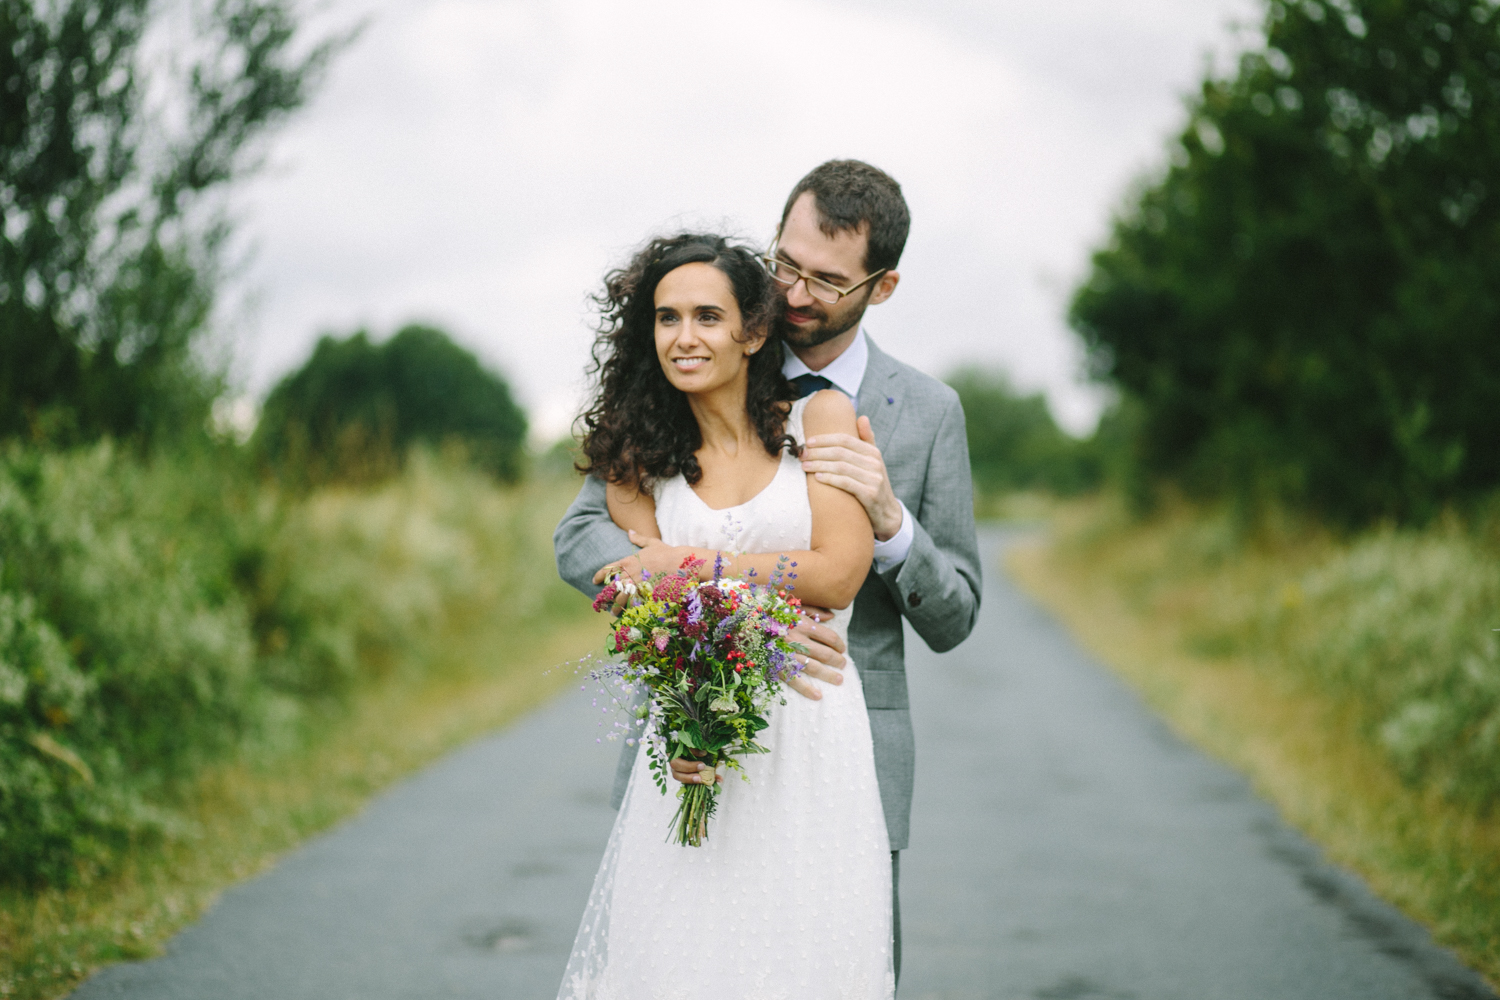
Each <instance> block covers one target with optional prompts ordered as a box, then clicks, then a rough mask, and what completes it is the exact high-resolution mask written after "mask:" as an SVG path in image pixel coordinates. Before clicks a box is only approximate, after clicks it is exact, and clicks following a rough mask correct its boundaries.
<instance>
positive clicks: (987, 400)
mask: <svg viewBox="0 0 1500 1000" xmlns="http://www.w3.org/2000/svg"><path fill="white" fill-rule="evenodd" d="M948 384H949V385H951V386H952V387H953V388H954V390H955V391H956V392H957V393H958V399H959V402H960V403H961V404H962V405H963V408H964V424H965V428H966V431H967V434H968V439H969V463H970V465H971V467H972V468H973V471H974V484H975V486H977V487H978V488H979V489H980V490H981V491H984V492H989V493H1004V492H1009V491H1012V490H1048V491H1051V492H1054V493H1059V494H1063V495H1069V494H1074V493H1078V492H1081V491H1083V490H1086V489H1089V488H1090V487H1093V486H1095V485H1097V484H1098V482H1099V479H1100V472H1101V469H1100V463H1099V461H1098V456H1097V455H1096V453H1095V449H1094V448H1093V445H1092V442H1087V441H1078V440H1076V439H1074V438H1072V437H1070V436H1068V434H1066V433H1065V432H1064V431H1062V430H1061V429H1060V428H1059V427H1058V426H1057V423H1056V422H1055V421H1054V420H1053V419H1052V413H1051V411H1049V410H1048V409H1047V400H1046V399H1045V397H1043V396H1042V394H1041V393H1035V394H1033V395H1030V396H1023V395H1021V394H1020V393H1018V392H1016V390H1015V388H1014V387H1013V386H1012V385H1011V384H1010V380H1009V379H1008V378H1006V377H1005V375H1004V374H1003V373H1000V372H990V371H984V370H982V369H979V368H972V367H971V368H962V369H959V370H958V371H957V372H955V373H953V374H952V375H950V376H949V377H948Z"/></svg>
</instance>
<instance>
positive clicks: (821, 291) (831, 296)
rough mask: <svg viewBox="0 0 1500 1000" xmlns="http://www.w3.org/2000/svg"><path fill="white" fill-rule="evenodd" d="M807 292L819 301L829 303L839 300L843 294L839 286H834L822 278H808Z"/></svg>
mask: <svg viewBox="0 0 1500 1000" xmlns="http://www.w3.org/2000/svg"><path fill="white" fill-rule="evenodd" d="M807 294H809V295H811V296H812V297H813V298H815V299H817V300H818V301H819V302H827V303H828V304H829V305H832V304H833V303H835V302H837V301H838V300H839V297H840V295H841V293H840V292H839V290H838V289H837V288H834V287H833V286H832V285H830V284H829V283H828V282H826V281H824V280H822V279H821V278H808V279H807Z"/></svg>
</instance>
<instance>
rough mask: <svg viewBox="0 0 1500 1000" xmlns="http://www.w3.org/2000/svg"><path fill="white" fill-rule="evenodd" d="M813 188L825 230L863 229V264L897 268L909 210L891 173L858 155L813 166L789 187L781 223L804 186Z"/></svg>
mask: <svg viewBox="0 0 1500 1000" xmlns="http://www.w3.org/2000/svg"><path fill="white" fill-rule="evenodd" d="M805 191H811V192H812V193H813V200H814V202H815V203H816V204H817V208H818V228H819V229H821V230H822V231H823V233H824V235H827V236H835V235H837V234H838V233H843V232H851V231H852V232H858V231H860V230H865V231H866V232H867V233H868V235H869V241H870V242H869V245H868V247H867V248H866V249H865V270H867V271H869V272H871V273H874V272H875V271H878V270H880V269H881V268H883V267H884V268H890V269H893V270H894V269H895V267H896V265H897V264H899V263H900V262H901V251H902V250H904V249H906V234H907V232H908V231H910V229H911V212H909V211H908V210H907V208H906V198H904V197H903V196H902V194H901V185H900V184H897V183H896V181H895V178H893V177H891V175H890V174H888V173H886V172H885V171H883V170H880V169H879V168H877V167H872V166H870V165H869V164H868V163H863V162H861V161H859V160H829V161H828V162H827V163H823V164H819V165H818V166H816V167H814V168H813V169H812V172H811V173H809V174H808V175H807V176H806V177H804V178H802V179H801V180H800V181H798V182H797V186H796V187H794V188H792V193H791V195H790V196H789V197H788V198H787V200H786V208H784V209H782V210H781V223H782V225H786V217H787V215H788V214H790V213H791V211H792V205H794V204H796V201H797V199H798V198H800V197H802V194H803V192H805Z"/></svg>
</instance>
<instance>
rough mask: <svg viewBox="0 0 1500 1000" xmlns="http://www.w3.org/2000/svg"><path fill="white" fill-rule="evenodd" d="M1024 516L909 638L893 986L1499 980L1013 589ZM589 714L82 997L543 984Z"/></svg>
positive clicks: (1078, 997) (1422, 986)
mask: <svg viewBox="0 0 1500 1000" xmlns="http://www.w3.org/2000/svg"><path fill="white" fill-rule="evenodd" d="M1010 537H1011V536H1009V535H1006V534H1003V533H1000V532H988V533H986V535H985V537H984V544H985V548H986V552H987V560H988V561H987V566H988V567H989V568H990V572H989V573H988V575H987V577H986V593H985V602H984V610H983V613H982V618H981V621H980V624H979V627H978V629H977V630H976V632H975V635H974V636H973V637H972V638H971V639H970V640H969V641H968V642H967V643H965V644H964V645H963V646H962V647H960V648H959V649H958V650H956V651H954V652H953V653H950V654H947V655H944V656H940V657H939V656H934V655H933V654H931V653H928V652H927V651H926V650H925V648H924V647H922V645H921V643H920V642H917V641H912V642H909V644H908V651H909V653H908V655H909V665H908V666H909V671H910V673H911V675H912V682H911V687H912V702H913V713H914V716H915V720H916V728H917V743H918V750H919V753H918V764H917V768H918V773H917V800H916V813H915V817H914V821H913V830H912V848H911V849H910V850H909V851H906V852H905V853H903V855H902V917H903V924H904V929H905V935H904V936H905V969H904V972H903V977H902V984H901V997H902V1000H969V998H976V1000H977V998H986V1000H989V998H1016V1000H1092V998H1098V1000H1169V998H1182V1000H1219V998H1223V1000H1240V998H1244V1000H1271V998H1275V1000H1282V998H1285V1000H1301V998H1307V1000H1340V998H1350V1000H1355V998H1358V1000H1387V998H1390V1000H1396V998H1401V1000H1409V998H1421V1000H1425V998H1443V1000H1478V998H1487V1000H1494V994H1492V993H1491V992H1489V991H1488V990H1487V989H1486V988H1485V987H1484V985H1483V983H1482V981H1481V980H1480V979H1479V978H1478V977H1477V976H1475V975H1474V974H1473V973H1471V972H1469V971H1468V970H1466V969H1464V968H1463V967H1462V966H1461V965H1460V964H1459V963H1458V962H1457V961H1456V960H1455V959H1454V958H1453V957H1452V956H1451V955H1450V954H1449V953H1448V952H1446V951H1443V950H1441V949H1439V948H1436V947H1435V946H1433V945H1432V944H1431V942H1430V941H1429V939H1428V937H1427V935H1426V933H1425V932H1424V931H1423V930H1422V929H1421V928H1419V927H1417V926H1416V925H1414V924H1412V923H1411V922H1410V921H1407V920H1406V919H1405V918H1403V917H1401V916H1400V915H1399V914H1398V913H1396V912H1395V911H1394V910H1392V909H1391V908H1389V907H1387V906H1386V905H1385V904H1383V903H1381V902H1380V901H1378V900H1376V899H1374V898H1373V897H1372V896H1371V895H1370V893H1369V892H1368V891H1367V890H1366V889H1365V888H1364V887H1363V885H1362V884H1361V883H1360V882H1359V881H1358V880H1357V879H1355V878H1353V877H1352V876H1350V875H1348V874H1347V873H1344V872H1342V871H1340V870H1338V869H1336V868H1333V867H1331V866H1329V865H1327V864H1326V863H1324V862H1323V861H1322V860H1321V858H1320V856H1319V854H1318V852H1317V850H1316V849H1315V848H1314V847H1312V846H1311V845H1310V844H1308V843H1307V842H1306V841H1305V840H1303V839H1302V838H1301V837H1299V836H1297V835H1296V834H1295V833H1293V832H1291V831H1289V830H1288V829H1287V828H1286V827H1285V826H1284V825H1283V824H1282V823H1281V822H1280V821H1279V820H1278V819H1277V817H1276V814H1275V812H1274V811H1273V810H1272V809H1270V808H1269V807H1268V806H1266V805H1265V804H1264V803H1262V802H1260V801H1259V800H1257V799H1256V798H1255V796H1254V795H1253V794H1252V793H1251V792H1250V790H1249V789H1248V787H1247V785H1246V783H1245V782H1244V780H1243V779H1241V778H1240V777H1239V776H1238V775H1236V774H1235V773H1233V772H1231V771H1229V770H1227V769H1226V768H1224V767H1223V766H1221V765H1219V764H1217V763H1215V762H1213V761H1211V760H1208V759H1207V758H1205V757H1203V756H1202V755H1201V754H1199V753H1198V752H1197V751H1195V750H1193V749H1191V748H1189V747H1187V746H1185V745H1184V744H1183V743H1181V742H1180V741H1179V740H1177V739H1176V738H1175V737H1174V736H1172V735H1171V733H1169V732H1168V731H1167V730H1166V728H1165V727H1164V726H1163V725H1162V724H1161V723H1160V722H1159V721H1158V720H1157V719H1156V718H1155V717H1154V716H1152V715H1151V713H1150V712H1149V711H1147V710H1146V709H1145V708H1144V707H1143V706H1142V705H1141V703H1140V702H1139V701H1138V700H1137V699H1136V698H1135V696H1134V695H1133V694H1132V693H1130V692H1129V691H1128V690H1127V689H1125V688H1124V687H1122V686H1121V685H1120V684H1119V683H1118V682H1117V681H1115V680H1114V679H1113V678H1112V677H1111V676H1110V675H1109V674H1108V673H1106V672H1105V671H1104V670H1103V669H1102V668H1101V667H1100V666H1098V665H1097V664H1096V663H1095V662H1093V661H1092V660H1091V659H1090V658H1089V657H1088V655H1087V654H1085V653H1084V652H1083V651H1081V650H1080V649H1079V648H1078V647H1077V646H1076V645H1075V644H1074V643H1073V641H1072V640H1071V639H1070V638H1069V637H1068V635H1067V634H1066V633H1065V632H1064V631H1063V630H1062V629H1061V628H1060V627H1059V626H1058V625H1057V624H1056V623H1055V622H1054V621H1052V620H1051V619H1050V618H1049V617H1048V616H1047V615H1046V614H1045V613H1044V612H1042V611H1041V610H1040V609H1039V608H1037V607H1036V606H1035V605H1033V604H1032V603H1030V602H1029V601H1028V600H1027V599H1025V598H1024V597H1022V596H1021V595H1019V594H1018V593H1017V592H1016V590H1015V589H1014V588H1013V587H1012V586H1011V585H1010V584H1009V583H1008V582H1007V581H1006V580H1005V579H1004V577H1003V576H1002V575H1001V574H1000V573H999V572H998V570H997V569H996V567H997V566H998V559H999V552H1000V549H1001V547H1002V546H1003V545H1004V544H1005V543H1006V542H1007V540H1008V539H1009V538H1010ZM600 718H602V716H601V714H600V713H599V712H598V710H597V709H595V708H594V707H592V706H591V705H590V703H589V699H588V697H587V696H586V695H583V694H580V693H579V692H577V691H576V689H575V691H574V694H573V695H572V696H569V697H564V698H561V699H559V700H558V701H557V702H555V703H553V704H552V705H550V706H548V707H547V708H545V709H543V710H541V711H539V712H537V713H535V714H534V715H532V716H530V717H529V718H527V719H525V720H523V721H522V722H520V723H518V724H517V725H515V726H513V727H511V728H510V729H508V730H506V731H505V732H504V733H501V734H498V735H496V736H493V737H490V738H488V739H484V740H481V741H479V742H477V743H475V744H473V745H471V746H469V747H467V748H465V749H463V750H461V751H459V752H457V753H455V754H453V755H452V756H450V757H448V758H447V759H445V760H444V761H442V762H440V763H439V764H437V765H436V766H434V767H433V768H431V769H429V770H427V771H426V772H424V773H422V774H420V775H418V776H416V777H414V778H412V779H411V780H409V781H407V782H404V783H403V784H401V785H399V786H397V787H396V788H394V789H392V790H391V791H389V792H388V793H386V794H385V795H383V796H381V797H380V798H378V799H377V800H376V801H375V802H374V803H373V804H372V805H371V806H370V807H369V808H368V809H367V810H366V811H365V812H364V813H362V814H361V815H360V816H359V817H357V818H355V819H353V820H351V821H349V822H348V823H345V824H344V825H342V826H341V827H339V828H337V829H336V830H334V831H332V832H330V833H329V834H327V835H325V836H323V837H320V838H318V839H316V840H315V841H313V842H312V843H310V844H308V845H307V846H306V847H304V848H303V849H302V850H300V851H298V852H296V853H294V854H293V855H291V856H289V857H288V858H287V859H286V860H284V861H283V862H282V863H281V864H280V865H278V866H277V867H276V868H275V869H274V870H273V871H271V872H269V873H267V874H266V875H264V876H262V877H260V878H258V879H255V880H253V881H251V882H249V883H246V884H244V885H241V886H238V887H236V888H234V889H232V890H230V891H229V892H227V893H226V894H225V895H224V897H223V899H222V900H221V901H220V902H219V904H218V905H217V906H216V907H215V908H214V909H213V910H212V911H211V912H210V913H209V914H208V915H207V916H206V917H205V918H204V919H203V920H202V921H200V922H199V923H198V924H196V925H195V926H193V927H191V928H189V929H187V930H185V931H184V932H182V933H181V934H180V935H178V936H177V937H176V938H175V939H174V940H173V941H172V942H171V944H170V945H169V947H168V949H167V954H166V955H165V956H164V957H162V958H159V959H156V960H154V961H151V962H145V963H138V964H128V965H119V966H115V967H112V968H110V969H106V970H104V971H103V972H101V973H99V974H97V975H96V976H94V977H93V978H92V979H90V980H89V981H88V982H87V983H85V984H84V985H83V986H82V987H80V989H79V990H78V991H77V992H76V993H75V994H74V996H75V997H77V998H80V1000H101V998H142V1000H144V998H153V1000H156V998H161V1000H166V998H174V1000H175V998H182V1000H210V998H212V1000H239V998H246V1000H250V998H255V1000H268V998H285V1000H294V998H297V1000H300V998H309V1000H311V998H316V1000H338V998H345V997H347V998H359V1000H384V998H391V1000H395V998H426V997H432V998H440V997H464V998H481V997H483V998H512V997H515V998H537V1000H545V998H549V997H552V996H553V995H554V993H555V990H556V987H557V982H558V979H559V978H560V976H561V973H562V968H563V965H564V964H565V962H566V960H567V953H568V949H569V946H570V945H571V943H572V936H573V932H574V930H575V928H576V926H577V921H578V918H579V915H580V914H581V912H582V908H583V903H584V900H585V898H586V897H587V895H588V890H589V886H590V884H591V882H592V879H593V873H594V868H595V866H596V865H597V863H598V859H599V856H600V854H601V853H602V850H603V845H604V841H605V839H606V838H607V836H608V832H609V826H610V823H611V822H612V820H613V815H614V814H613V812H612V811H611V810H610V809H609V807H608V804H607V795H608V789H609V783H610V778H611V775H612V770H613V764H614V749H615V748H614V746H613V745H611V744H605V745H603V746H600V745H596V744H595V743H594V739H593V736H594V734H595V733H596V732H597V729H596V726H597V722H598V720H599V719H600ZM559 777H561V780H559Z"/></svg>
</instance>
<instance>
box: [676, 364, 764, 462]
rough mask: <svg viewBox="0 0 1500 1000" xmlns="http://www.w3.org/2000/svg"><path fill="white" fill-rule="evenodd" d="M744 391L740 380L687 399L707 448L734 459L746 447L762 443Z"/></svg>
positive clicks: (744, 388) (704, 445) (743, 385)
mask: <svg viewBox="0 0 1500 1000" xmlns="http://www.w3.org/2000/svg"><path fill="white" fill-rule="evenodd" d="M745 390H746V387H745V384H744V382H743V381H741V382H737V383H735V384H733V385H726V386H723V387H721V388H719V389H716V390H714V391H713V392H705V393H695V394H693V395H689V396H688V406H690V407H691V408H692V410H693V416H694V417H695V418H696V419H697V421H698V433H699V434H700V435H701V436H702V438H703V447H704V448H706V449H708V450H711V451H717V452H722V453H724V454H726V455H731V456H732V455H736V454H738V453H739V450H740V449H741V448H743V447H745V446H746V445H749V444H752V443H758V442H759V440H760V438H759V436H758V435H757V434H756V433H755V428H754V427H753V426H751V424H750V416H749V414H747V413H746V412H745Z"/></svg>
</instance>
